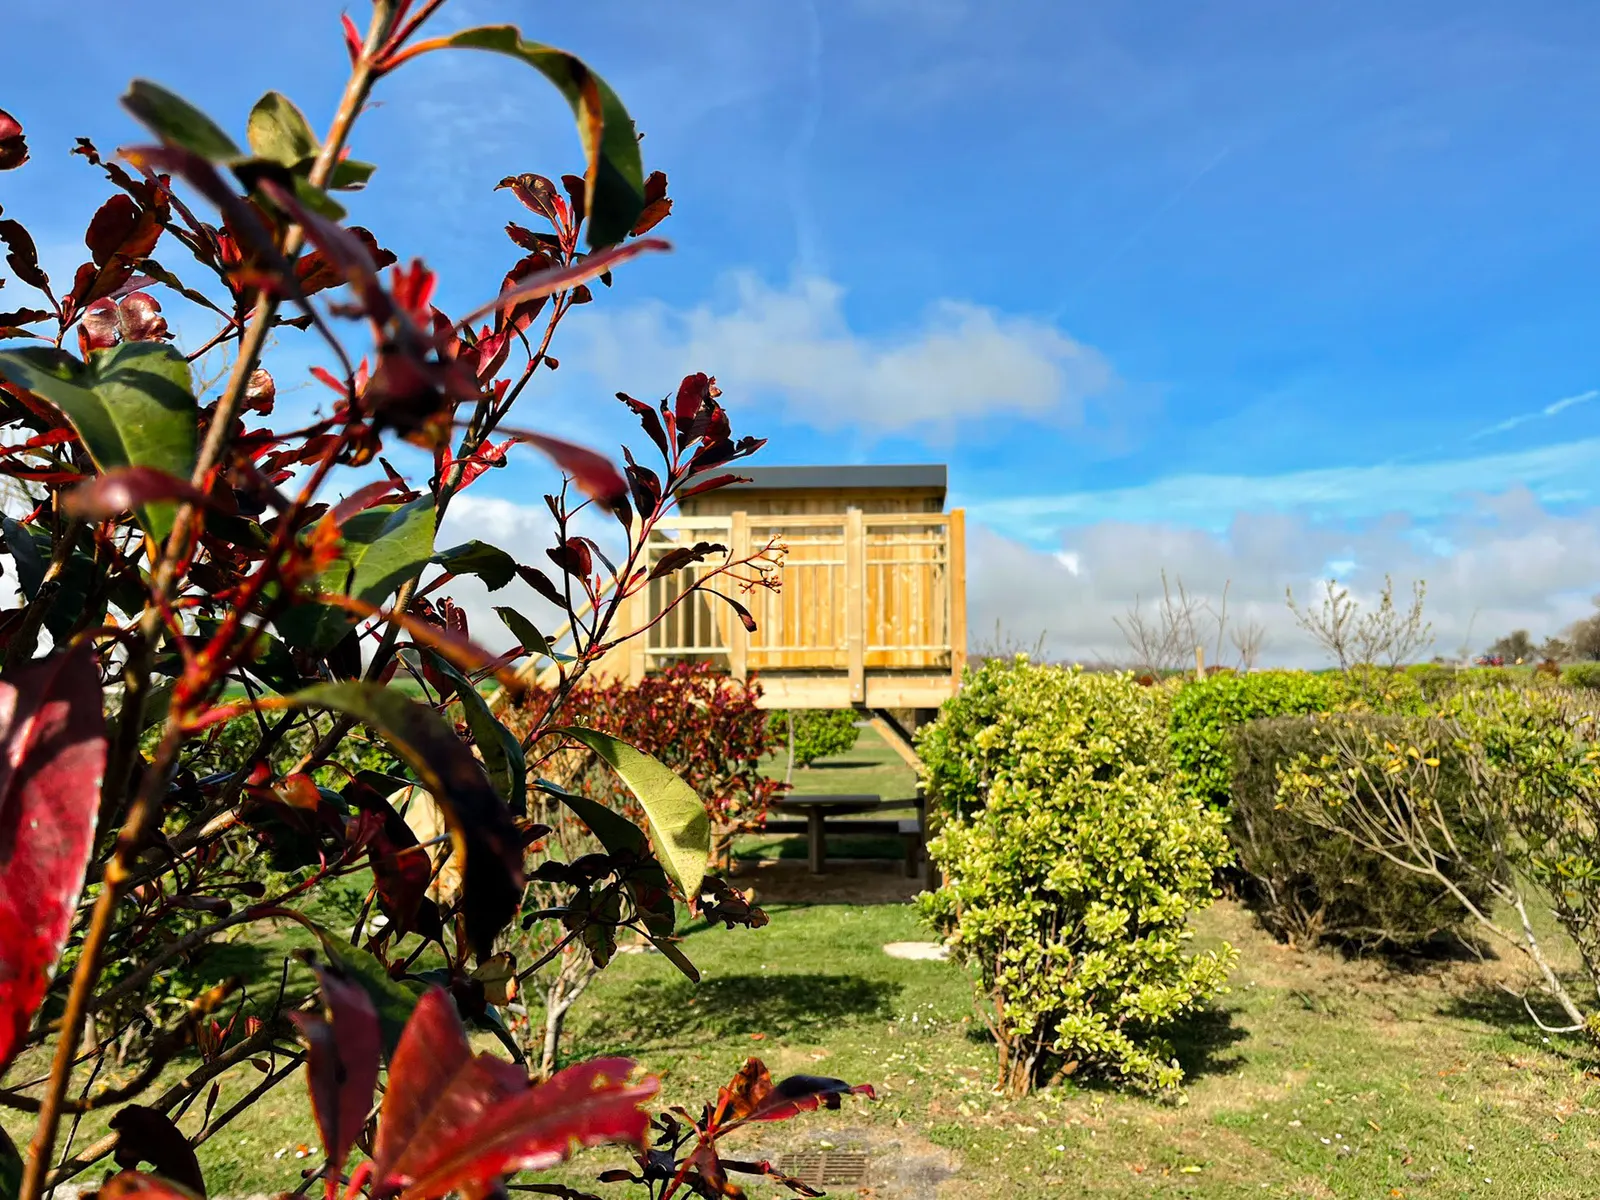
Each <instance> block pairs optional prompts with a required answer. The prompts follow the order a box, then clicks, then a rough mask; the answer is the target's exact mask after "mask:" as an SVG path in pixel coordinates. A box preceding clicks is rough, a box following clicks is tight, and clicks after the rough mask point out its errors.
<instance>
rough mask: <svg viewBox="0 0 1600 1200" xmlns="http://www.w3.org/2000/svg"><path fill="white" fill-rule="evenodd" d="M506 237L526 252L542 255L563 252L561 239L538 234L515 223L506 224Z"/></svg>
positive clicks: (551, 235)
mask: <svg viewBox="0 0 1600 1200" xmlns="http://www.w3.org/2000/svg"><path fill="white" fill-rule="evenodd" d="M506 236H507V237H508V238H510V239H511V240H512V241H513V242H515V243H516V244H517V245H519V246H521V247H522V248H523V249H524V250H536V251H539V252H540V253H542V254H558V253H560V251H561V239H560V238H558V237H556V236H555V235H554V234H550V233H537V232H535V231H534V230H532V229H529V228H527V227H526V226H523V225H518V224H517V223H516V222H515V221H508V222H507V223H506Z"/></svg>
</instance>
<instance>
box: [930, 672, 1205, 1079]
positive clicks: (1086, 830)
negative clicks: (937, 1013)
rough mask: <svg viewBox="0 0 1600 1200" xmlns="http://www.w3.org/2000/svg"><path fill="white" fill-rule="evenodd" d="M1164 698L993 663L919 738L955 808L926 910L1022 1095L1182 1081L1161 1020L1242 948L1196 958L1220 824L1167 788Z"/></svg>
mask: <svg viewBox="0 0 1600 1200" xmlns="http://www.w3.org/2000/svg"><path fill="white" fill-rule="evenodd" d="M1167 708H1168V704H1167V700H1166V697H1165V696H1164V694H1163V693H1162V691H1161V690H1160V689H1155V688H1146V687H1141V686H1140V685H1139V684H1138V683H1137V682H1136V681H1135V680H1134V679H1133V677H1132V676H1130V675H1113V674H1088V673H1085V672H1083V671H1081V670H1079V669H1077V668H1072V669H1064V668H1059V667H1041V666H1033V665H1030V664H1028V663H1027V662H1026V661H1025V660H1022V661H1015V662H1009V663H1006V662H995V661H990V662H989V663H986V664H985V665H984V667H983V668H982V669H981V670H979V671H976V672H973V673H972V674H971V675H970V676H969V678H968V680H967V684H966V687H965V688H964V689H963V691H962V694H961V695H960V696H958V697H956V698H955V699H954V700H952V701H950V702H949V703H948V704H947V705H946V707H945V710H944V713H943V715H942V716H941V717H940V720H939V721H938V722H936V723H935V724H934V725H933V726H932V727H930V728H929V729H928V730H926V731H924V734H923V736H922V737H921V738H920V739H919V749H920V751H921V754H922V757H923V761H924V763H925V764H926V765H927V768H928V776H929V779H930V780H932V781H936V786H937V788H938V796H939V800H940V803H941V805H942V809H943V811H944V813H945V814H946V817H947V821H946V824H945V826H944V828H943V831H942V833H941V834H940V836H939V837H937V838H936V839H935V840H934V841H933V843H932V844H931V846H930V848H929V852H930V854H931V855H932V857H933V858H934V860H935V861H936V862H937V863H938V864H939V865H940V867H941V868H942V869H943V870H944V872H945V877H946V882H945V885H944V886H943V887H941V888H940V889H939V890H938V891H936V892H933V893H931V894H929V895H926V896H924V897H923V898H922V905H923V911H924V913H925V914H926V915H927V916H928V917H929V918H930V919H931V920H932V922H933V923H934V924H935V926H936V927H937V928H938V929H939V931H940V933H941V934H942V935H943V936H944V937H945V938H946V939H947V941H948V942H949V944H950V946H951V949H952V952H953V954H954V955H955V956H956V957H957V958H958V959H959V960H961V961H963V962H965V963H967V964H968V965H969V966H970V967H971V968H972V969H974V971H975V972H976V974H977V977H978V984H979V988H980V992H981V994H980V997H979V1008H980V1011H981V1012H982V1014H983V1016H984V1018H985V1020H986V1021H988V1023H989V1026H990V1029H991V1031H992V1032H993V1033H994V1036H995V1039H996V1042H997V1043H998V1046H999V1051H1000V1083H1001V1086H1002V1087H1003V1088H1004V1089H1005V1090H1006V1091H1007V1092H1009V1093H1011V1094H1019V1093H1021V1092H1025V1091H1026V1090H1028V1089H1029V1088H1030V1087H1033V1086H1035V1085H1036V1084H1038V1083H1041V1082H1045V1081H1048V1080H1050V1079H1052V1078H1055V1077H1057V1076H1059V1075H1061V1074H1065V1073H1071V1072H1073V1071H1075V1070H1077V1069H1078V1068H1079V1067H1080V1066H1082V1067H1087V1068H1094V1069H1098V1070H1102V1071H1105V1072H1107V1073H1110V1074H1113V1075H1117V1076H1120V1077H1122V1078H1124V1079H1126V1080H1128V1081H1130V1082H1134V1083H1136V1084H1140V1085H1144V1086H1149V1087H1153V1088H1172V1087H1175V1086H1177V1084H1178V1083H1180V1082H1181V1080H1182V1074H1183V1073H1182V1069H1181V1067H1180V1066H1179V1064H1178V1063H1177V1061H1176V1060H1175V1059H1174V1057H1173V1054H1172V1048H1171V1046H1170V1044H1169V1043H1168V1042H1166V1041H1165V1040H1164V1039H1163V1038H1162V1036H1161V1031H1162V1030H1163V1029H1164V1028H1165V1027H1167V1026H1169V1025H1170V1024H1171V1022H1172V1021H1173V1020H1175V1019H1176V1018H1179V1017H1181V1016H1182V1015H1184V1014H1185V1013H1188V1012H1190V1011H1192V1010H1194V1009H1196V1008H1197V1007H1199V1006H1201V1005H1204V1004H1205V1003H1206V1002H1207V1001H1208V1000H1209V999H1210V998H1211V997H1213V996H1214V995H1216V994H1217V993H1218V992H1219V991H1221V990H1222V989H1223V986H1224V983H1225V981H1226V978H1227V974H1228V970H1229V968H1230V966H1231V965H1232V962H1233V958H1234V953H1233V950H1232V949H1231V948H1230V947H1226V946H1225V947H1223V948H1222V949H1221V950H1219V951H1212V952H1207V953H1201V954H1196V953H1188V952H1186V949H1187V946H1188V943H1189V939H1190V936H1191V935H1190V932H1189V918H1190V917H1191V916H1192V915H1193V914H1194V913H1195V912H1196V911H1197V910H1200V909H1203V908H1205V907H1206V906H1208V905H1209V904H1210V903H1211V901H1212V899H1213V898H1214V895H1215V892H1214V890H1213V886H1212V881H1213V879H1214V878H1215V875H1216V872H1217V870H1218V868H1219V867H1220V866H1222V865H1223V864H1224V863H1225V862H1226V861H1227V860H1228V857H1229V850H1228V844H1227V839H1226V837H1225V836H1224V833H1223V817H1222V815H1221V814H1220V813H1218V812H1217V811H1215V810H1213V809H1211V808H1208V807H1207V806H1206V805H1204V804H1202V803H1201V802H1200V801H1199V800H1198V799H1196V798H1195V797H1194V796H1192V795H1186V794H1184V793H1182V792H1180V790H1179V789H1178V788H1177V787H1176V786H1174V782H1173V778H1172V774H1171V770H1170V756H1169V752H1168V747H1167V721H1168V712H1167Z"/></svg>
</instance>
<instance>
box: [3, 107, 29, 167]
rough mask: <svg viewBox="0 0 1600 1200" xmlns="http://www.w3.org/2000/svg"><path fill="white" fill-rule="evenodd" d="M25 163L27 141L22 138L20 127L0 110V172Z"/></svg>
mask: <svg viewBox="0 0 1600 1200" xmlns="http://www.w3.org/2000/svg"><path fill="white" fill-rule="evenodd" d="M27 161H28V141H27V139H26V138H24V137H23V136H22V126H21V125H20V124H19V123H18V122H17V119H16V118H15V117H13V116H12V115H11V114H10V113H8V112H6V110H5V109H3V108H0V171H11V170H14V169H16V168H17V167H20V166H21V165H22V164H23V163H25V162H27Z"/></svg>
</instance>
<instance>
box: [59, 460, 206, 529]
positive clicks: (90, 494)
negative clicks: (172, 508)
mask: <svg viewBox="0 0 1600 1200" xmlns="http://www.w3.org/2000/svg"><path fill="white" fill-rule="evenodd" d="M161 500H191V501H194V502H195V503H203V502H204V501H205V496H204V495H203V494H202V493H201V492H200V491H198V490H197V489H196V488H195V487H193V486H192V485H191V484H190V483H189V481H188V480H186V479H179V478H177V477H176V476H173V475H168V474H167V473H166V472H165V471H159V470H157V469H156V468H155V467H118V468H117V469H116V470H114V471H107V472H106V473H105V474H104V475H97V476H96V477H95V478H94V479H92V480H90V481H89V482H88V483H86V484H84V485H82V486H81V487H78V488H74V489H73V490H72V491H71V492H69V493H68V494H67V511H68V512H70V513H71V514H72V515H73V516H75V517H77V518H79V519H80V520H84V521H104V520H106V519H107V518H109V517H114V516H116V515H117V514H118V513H125V512H131V511H132V510H133V509H136V508H142V507H143V506H144V505H146V504H152V503H155V502H157V501H161Z"/></svg>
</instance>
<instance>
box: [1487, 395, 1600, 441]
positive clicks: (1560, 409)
mask: <svg viewBox="0 0 1600 1200" xmlns="http://www.w3.org/2000/svg"><path fill="white" fill-rule="evenodd" d="M1596 397H1600V388H1591V389H1590V390H1589V391H1587V392H1579V393H1578V394H1577V395H1576V396H1567V397H1564V398H1563V399H1560V400H1557V401H1556V402H1555V403H1553V404H1546V405H1545V406H1544V407H1543V408H1536V409H1534V410H1533V411H1532V412H1526V413H1521V414H1519V415H1517V416H1515V417H1507V418H1506V419H1505V420H1504V421H1501V422H1500V423H1499V424H1498V425H1491V426H1489V427H1488V428H1487V429H1480V430H1478V432H1477V433H1475V434H1473V435H1472V436H1471V437H1470V438H1469V439H1468V440H1469V441H1477V440H1478V439H1479V438H1486V437H1493V436H1494V435H1495V434H1498V433H1508V432H1510V431H1511V430H1513V429H1515V428H1516V427H1517V426H1519V425H1526V424H1527V423H1528V422H1530V421H1542V420H1544V419H1545V418H1546V417H1553V416H1555V415H1556V414H1557V413H1564V412H1566V411H1567V409H1569V408H1576V407H1577V406H1578V405H1580V404H1587V403H1589V401H1591V400H1593V399H1595V398H1596Z"/></svg>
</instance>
